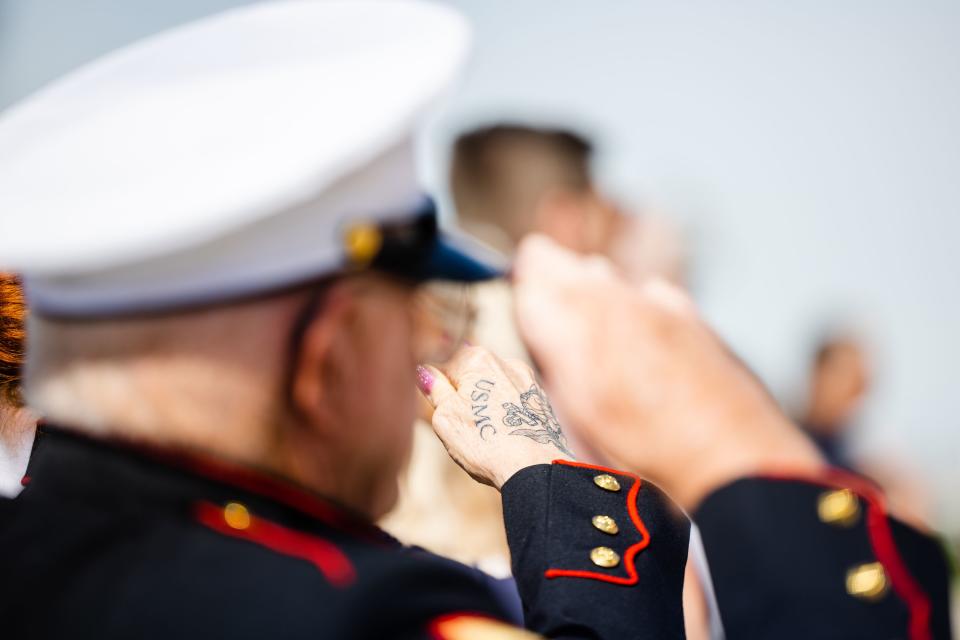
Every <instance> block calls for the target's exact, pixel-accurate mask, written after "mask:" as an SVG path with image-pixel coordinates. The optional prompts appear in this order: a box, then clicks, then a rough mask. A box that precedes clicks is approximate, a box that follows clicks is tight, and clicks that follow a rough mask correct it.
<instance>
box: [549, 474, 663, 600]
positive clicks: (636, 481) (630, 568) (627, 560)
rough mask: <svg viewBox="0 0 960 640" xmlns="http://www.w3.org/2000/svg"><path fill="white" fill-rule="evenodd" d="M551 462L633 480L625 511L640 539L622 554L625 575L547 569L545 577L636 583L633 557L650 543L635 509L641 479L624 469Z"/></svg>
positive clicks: (637, 578) (636, 576) (637, 579)
mask: <svg viewBox="0 0 960 640" xmlns="http://www.w3.org/2000/svg"><path fill="white" fill-rule="evenodd" d="M553 464H563V465H567V466H569V467H579V468H581V469H591V470H593V471H601V472H603V473H609V474H611V475H618V476H627V477H628V478H631V479H632V480H633V485H632V486H631V487H630V491H628V492H627V513H629V514H630V520H631V521H632V522H633V526H634V527H636V529H637V532H638V533H639V534H640V541H639V542H636V543H635V544H632V545H630V547H629V548H628V549H627V550H626V551H625V552H624V554H623V566H624V568H625V569H626V570H627V577H622V576H611V575H608V574H605V573H599V572H596V571H582V570H579V569H547V571H546V572H545V573H544V575H545V576H546V577H547V578H590V579H593V580H601V581H603V582H610V583H612V584H620V585H633V584H636V583H637V582H638V581H639V579H640V578H639V576H638V575H637V568H636V566H635V565H634V561H633V560H634V557H635V556H636V555H637V554H638V553H640V552H641V551H643V550H644V549H646V548H647V546H649V545H650V533H649V532H648V531H647V526H646V525H645V524H644V523H643V520H642V519H641V518H640V512H639V511H638V510H637V496H638V495H640V486H641V485H642V484H643V481H642V480H640V478H639V477H638V476H636V475H634V474H632V473H627V472H626V471H618V470H616V469H610V468H608V467H601V466H598V465H593V464H586V463H583V462H573V461H570V460H554V461H553Z"/></svg>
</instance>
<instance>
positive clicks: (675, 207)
mask: <svg viewBox="0 0 960 640" xmlns="http://www.w3.org/2000/svg"><path fill="white" fill-rule="evenodd" d="M237 4H243V2H238V1H236V0H163V1H162V2H160V1H156V0H152V1H140V2H134V1H132V0H0V106H3V105H6V104H9V103H10V102H11V101H12V100H14V99H15V98H17V97H19V96H22V95H23V94H25V93H26V92H28V91H29V90H31V89H33V88H35V87H36V86H38V85H39V84H41V83H42V82H44V81H46V80H48V79H50V78H52V77H55V76H56V75H58V74H60V73H62V72H64V71H66V70H68V69H69V68H71V67H73V66H75V65H77V64H79V63H81V62H83V61H85V60H87V59H90V58H91V57H93V56H95V55H97V54H99V53H101V52H104V51H106V50H109V49H111V48H113V47H115V46H117V45H119V44H123V43H125V42H128V41H130V40H133V39H135V38H137V37H139V36H142V35H145V34H148V33H152V32H154V31H157V30H159V29H161V28H163V27H166V26H169V25H173V24H177V23H179V22H182V21H184V20H187V19H190V18H193V17H195V16H199V15H202V14H205V13H210V12H213V11H215V10H217V9H220V8H223V7H227V6H234V5H237ZM451 4H454V5H457V6H459V7H461V8H462V10H463V11H464V12H465V13H467V14H468V15H469V16H470V17H471V19H472V21H473V22H474V25H475V29H476V45H477V46H476V55H475V57H474V60H473V63H472V65H471V68H470V71H469V74H468V75H467V77H466V78H465V80H464V82H463V84H462V86H461V87H460V90H459V91H458V93H457V94H456V95H455V97H454V99H453V100H452V102H451V104H449V105H448V107H447V108H446V110H445V112H444V113H443V114H441V116H440V118H439V119H438V120H437V122H436V123H435V124H434V126H433V127H432V128H431V129H430V131H429V133H428V135H427V137H426V138H425V141H424V145H423V148H424V152H425V154H424V155H425V163H424V175H425V179H426V180H427V182H428V183H430V184H432V185H435V186H436V185H438V184H441V183H442V176H443V171H444V165H443V161H444V155H445V153H444V149H445V146H446V144H447V143H448V141H449V139H450V137H451V136H452V135H453V134H454V133H455V132H456V131H457V130H459V129H461V128H463V127H464V126H466V125H468V124H470V123H474V122H479V121H487V120H490V119H492V118H494V117H497V116H506V117H517V116H522V117H526V118H529V119H536V120H540V119H544V118H546V119H548V120H549V121H550V122H552V123H557V124H565V123H572V124H575V125H582V126H584V127H586V128H587V130H588V131H589V132H591V133H594V134H595V135H596V136H597V137H598V140H599V142H600V143H601V148H602V152H603V153H602V156H601V161H600V169H601V177H602V178H603V181H604V182H605V183H606V184H607V185H608V186H609V188H611V189H612V190H614V191H615V192H616V193H618V194H619V195H620V196H621V197H623V198H626V199H628V200H632V201H636V202H647V203H654V204H656V205H659V206H660V207H663V208H664V209H665V210H666V211H667V212H668V213H669V214H670V215H671V216H672V217H674V218H675V219H676V220H677V221H678V222H679V223H681V224H682V225H683V226H684V227H685V228H686V229H687V230H688V232H689V234H690V237H691V240H692V242H693V249H694V251H695V258H696V259H695V264H694V282H695V285H696V292H697V296H698V298H699V299H700V301H701V303H702V304H703V305H704V308H705V310H706V313H707V315H708V316H709V317H710V319H711V320H712V321H713V322H714V323H715V324H716V326H717V327H718V328H719V330H720V331H721V332H722V333H723V335H724V336H726V337H727V338H728V339H729V340H730V341H731V342H732V343H733V345H734V346H735V348H736V349H737V350H738V351H739V352H740V353H741V354H743V355H744V357H745V358H746V359H747V360H748V361H749V362H750V363H751V364H752V365H753V366H754V367H755V368H756V369H757V370H758V371H759V372H760V373H761V375H762V376H763V377H764V378H765V379H766V380H767V381H768V382H769V383H770V384H771V386H772V387H773V388H774V390H775V391H776V392H777V394H778V395H779V396H780V397H781V398H783V399H784V400H785V401H787V402H791V401H793V400H794V399H795V398H796V397H797V396H798V393H799V392H798V391H797V389H799V386H800V384H801V383H802V378H803V369H804V366H805V362H806V354H807V349H808V347H809V345H810V343H811V341H812V339H813V336H814V332H815V331H816V329H817V328H819V327H820V326H821V324H822V322H823V321H824V320H826V319H828V318H831V317H837V316H841V317H853V318H854V319H855V320H856V321H857V322H858V323H859V324H860V325H861V326H863V327H865V329H866V330H867V331H868V333H869V335H871V336H872V337H873V339H874V341H875V343H876V345H877V347H878V351H877V358H878V363H879V365H880V368H881V370H880V376H879V378H878V380H877V383H878V384H877V388H876V392H875V394H874V397H873V398H872V400H871V402H870V405H869V408H868V411H867V412H866V415H865V416H864V419H863V426H864V427H865V429H864V434H863V438H862V443H861V444H862V446H863V447H864V448H866V449H869V450H871V451H877V452H884V451H886V452H893V453H895V454H898V455H901V456H902V457H903V458H905V459H906V460H908V461H909V462H910V464H912V465H913V466H914V467H915V468H916V469H917V470H918V472H919V473H920V474H921V475H922V476H923V477H924V478H926V480H927V481H928V482H929V483H930V485H931V486H932V487H935V488H936V492H937V496H938V515H939V518H940V521H941V523H942V524H943V525H946V526H948V527H949V528H950V529H952V530H953V531H960V500H958V499H956V498H955V496H956V495H958V494H960V464H958V457H960V389H958V387H960V384H958V379H960V375H958V366H960V339H958V338H957V335H956V331H957V329H958V328H960V299H958V294H960V282H958V281H960V251H958V249H957V243H958V239H960V216H958V215H957V214H958V208H960V204H958V203H960V3H957V2H954V1H947V0H832V1H826V0H807V1H806V2H787V1H779V2H778V1H770V0H765V1H760V0H740V1H734V0H702V1H696V2H695V1H691V0H671V1H669V2H663V1H662V0H661V1H653V0H629V1H628V0H605V1H602V2H601V1H597V0H522V1H509V2H508V1H506V0H454V1H452V2H451Z"/></svg>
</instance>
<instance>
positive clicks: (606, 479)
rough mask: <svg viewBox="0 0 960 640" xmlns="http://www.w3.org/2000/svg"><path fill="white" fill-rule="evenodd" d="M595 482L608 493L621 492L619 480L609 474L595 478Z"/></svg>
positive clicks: (602, 474)
mask: <svg viewBox="0 0 960 640" xmlns="http://www.w3.org/2000/svg"><path fill="white" fill-rule="evenodd" d="M593 482H594V484H596V485H597V486H598V487H600V488H601V489H606V490H607V491H620V483H619V482H617V479H616V478H614V477H613V476H611V475H610V474H609V473H601V474H600V475H598V476H594V477H593Z"/></svg>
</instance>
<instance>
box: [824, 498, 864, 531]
mask: <svg viewBox="0 0 960 640" xmlns="http://www.w3.org/2000/svg"><path fill="white" fill-rule="evenodd" d="M817 515H818V516H819V517H820V521H821V522H825V523H827V524H832V525H835V526H838V527H852V526H853V525H855V524H856V523H857V520H859V519H860V501H859V500H858V499H857V496H856V494H854V493H853V491H850V490H849V489H837V490H836V491H826V492H824V493H821V494H820V497H819V498H818V499H817Z"/></svg>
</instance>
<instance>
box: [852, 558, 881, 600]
mask: <svg viewBox="0 0 960 640" xmlns="http://www.w3.org/2000/svg"><path fill="white" fill-rule="evenodd" d="M887 586H888V585H887V573H886V571H884V570H883V565H882V564H880V563H879V562H870V563H867V564H861V565H858V566H856V567H853V568H851V569H850V570H849V571H847V593H849V594H850V595H851V596H853V597H855V598H860V599H861V600H868V601H871V602H872V601H875V600H879V599H880V598H882V597H883V596H884V595H885V594H886V593H887Z"/></svg>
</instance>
